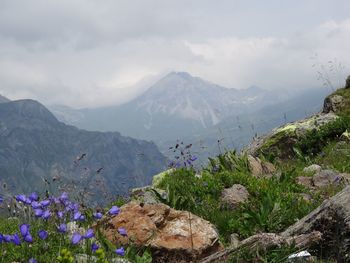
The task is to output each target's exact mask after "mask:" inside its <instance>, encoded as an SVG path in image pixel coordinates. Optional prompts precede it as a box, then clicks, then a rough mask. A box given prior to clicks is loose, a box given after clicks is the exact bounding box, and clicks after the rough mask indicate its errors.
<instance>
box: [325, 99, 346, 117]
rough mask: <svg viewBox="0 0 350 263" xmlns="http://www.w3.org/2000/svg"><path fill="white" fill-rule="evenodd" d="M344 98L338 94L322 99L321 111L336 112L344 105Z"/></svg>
mask: <svg viewBox="0 0 350 263" xmlns="http://www.w3.org/2000/svg"><path fill="white" fill-rule="evenodd" d="M344 103H345V102H344V98H343V97H342V96H340V95H331V96H328V97H327V98H326V99H325V100H324V104H323V111H322V112H323V113H330V112H338V111H339V110H340V109H341V108H342V107H343V106H344Z"/></svg>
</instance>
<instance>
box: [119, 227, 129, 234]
mask: <svg viewBox="0 0 350 263" xmlns="http://www.w3.org/2000/svg"><path fill="white" fill-rule="evenodd" d="M118 233H119V234H120V235H122V236H127V233H126V229H125V228H124V227H119V228H118Z"/></svg>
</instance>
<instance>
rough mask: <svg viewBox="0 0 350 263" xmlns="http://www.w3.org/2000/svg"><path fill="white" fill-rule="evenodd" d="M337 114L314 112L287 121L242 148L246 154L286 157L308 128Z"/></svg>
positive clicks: (317, 127) (333, 117) (317, 125)
mask: <svg viewBox="0 0 350 263" xmlns="http://www.w3.org/2000/svg"><path fill="white" fill-rule="evenodd" d="M337 118H338V116H337V115H335V114H334V113H333V112H330V113H327V114H323V113H322V114H316V115H313V116H311V117H309V118H306V119H304V120H301V121H296V122H292V123H288V124H286V125H284V126H282V127H280V128H276V129H274V130H272V131H271V132H270V133H268V134H266V135H264V136H261V137H259V138H257V139H255V140H253V141H252V142H251V143H250V145H249V146H248V147H247V148H246V149H245V150H244V151H245V152H246V153H247V154H248V155H252V156H253V157H257V156H259V155H260V154H264V155H269V154H270V155H273V156H275V157H278V158H280V159H288V158H291V157H293V156H294V155H295V152H294V149H293V147H294V146H295V144H296V143H297V142H298V141H299V140H300V138H301V137H303V136H304V135H305V134H306V133H307V132H308V131H310V130H317V129H319V128H320V127H322V126H323V125H325V124H327V123H329V122H331V121H334V120H335V119H337Z"/></svg>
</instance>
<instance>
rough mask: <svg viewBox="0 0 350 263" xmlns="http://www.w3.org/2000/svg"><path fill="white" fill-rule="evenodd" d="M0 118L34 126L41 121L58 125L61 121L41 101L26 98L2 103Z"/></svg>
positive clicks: (0, 105)
mask: <svg viewBox="0 0 350 263" xmlns="http://www.w3.org/2000/svg"><path fill="white" fill-rule="evenodd" d="M0 118H1V119H8V120H12V122H13V123H14V124H16V123H17V124H18V125H24V124H25V123H26V124H27V125H30V126H33V125H34V121H35V125H39V123H45V124H50V125H54V126H56V125H58V124H59V123H60V122H59V121H58V120H57V119H56V117H55V116H54V115H53V114H52V113H51V112H50V111H49V110H48V109H47V108H45V106H44V105H42V104H41V103H39V102H37V101H35V100H30V99H25V100H16V101H10V102H8V103H3V104H0Z"/></svg>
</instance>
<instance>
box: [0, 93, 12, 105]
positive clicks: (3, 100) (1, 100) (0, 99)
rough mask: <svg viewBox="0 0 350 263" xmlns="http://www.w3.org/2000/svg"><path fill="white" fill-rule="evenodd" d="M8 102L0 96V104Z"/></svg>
mask: <svg viewBox="0 0 350 263" xmlns="http://www.w3.org/2000/svg"><path fill="white" fill-rule="evenodd" d="M9 101H10V100H9V99H8V98H6V97H4V96H2V95H0V103H5V102H9Z"/></svg>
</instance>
